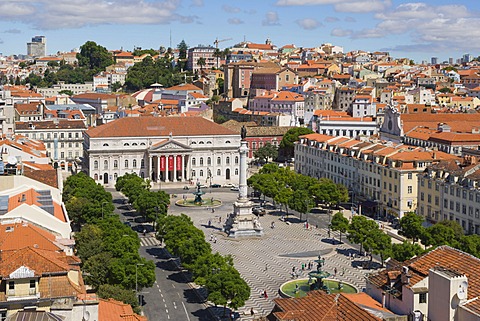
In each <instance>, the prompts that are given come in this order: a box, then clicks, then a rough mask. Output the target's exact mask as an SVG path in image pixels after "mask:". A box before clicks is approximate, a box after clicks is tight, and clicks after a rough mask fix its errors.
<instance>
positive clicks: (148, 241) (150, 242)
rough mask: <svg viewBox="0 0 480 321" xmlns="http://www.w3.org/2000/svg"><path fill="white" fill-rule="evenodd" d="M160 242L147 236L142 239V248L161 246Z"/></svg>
mask: <svg viewBox="0 0 480 321" xmlns="http://www.w3.org/2000/svg"><path fill="white" fill-rule="evenodd" d="M159 245H160V241H159V240H157V239H156V238H154V237H151V236H147V237H141V238H140V246H159Z"/></svg>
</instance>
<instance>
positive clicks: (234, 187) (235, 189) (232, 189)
mask: <svg viewBox="0 0 480 321" xmlns="http://www.w3.org/2000/svg"><path fill="white" fill-rule="evenodd" d="M230 190H231V191H235V192H238V191H239V190H240V189H239V188H238V186H233V187H231V188H230Z"/></svg>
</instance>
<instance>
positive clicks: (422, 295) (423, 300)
mask: <svg viewBox="0 0 480 321" xmlns="http://www.w3.org/2000/svg"><path fill="white" fill-rule="evenodd" d="M418 303H427V293H420V294H419V296H418Z"/></svg>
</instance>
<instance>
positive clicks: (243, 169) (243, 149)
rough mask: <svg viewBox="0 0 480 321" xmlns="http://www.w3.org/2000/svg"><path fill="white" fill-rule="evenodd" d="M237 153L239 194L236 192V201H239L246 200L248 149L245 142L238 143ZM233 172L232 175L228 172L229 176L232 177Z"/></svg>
mask: <svg viewBox="0 0 480 321" xmlns="http://www.w3.org/2000/svg"><path fill="white" fill-rule="evenodd" d="M238 151H239V153H240V168H239V172H240V173H239V179H238V185H239V192H238V199H239V200H243V201H244V200H247V195H248V192H247V153H248V147H247V142H246V141H244V140H242V141H241V143H240V148H239V150H238ZM234 173H235V172H233V173H232V171H231V172H230V176H232V175H233V174H234Z"/></svg>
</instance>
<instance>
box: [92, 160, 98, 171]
mask: <svg viewBox="0 0 480 321" xmlns="http://www.w3.org/2000/svg"><path fill="white" fill-rule="evenodd" d="M93 169H98V161H94V162H93Z"/></svg>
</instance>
